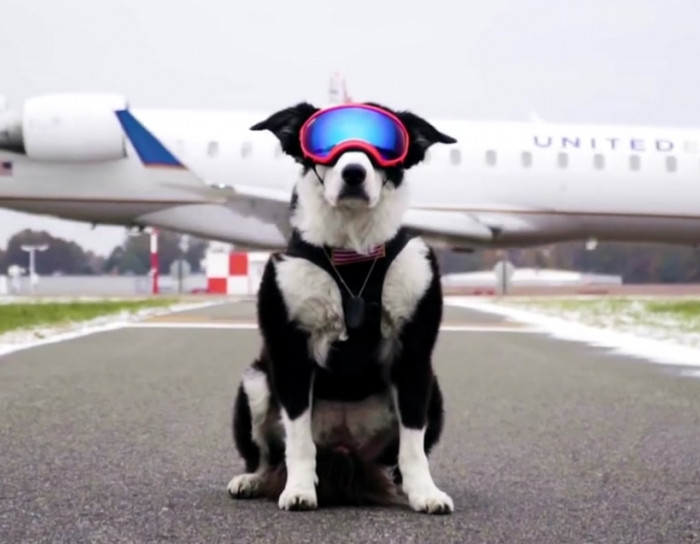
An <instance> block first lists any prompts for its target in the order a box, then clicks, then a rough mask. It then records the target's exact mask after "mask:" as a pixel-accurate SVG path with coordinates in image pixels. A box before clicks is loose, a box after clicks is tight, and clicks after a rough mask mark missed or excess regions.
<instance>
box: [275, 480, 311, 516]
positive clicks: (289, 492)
mask: <svg viewBox="0 0 700 544" xmlns="http://www.w3.org/2000/svg"><path fill="white" fill-rule="evenodd" d="M278 504H279V507H280V509H282V510H314V509H315V508H316V507H317V506H318V503H317V500H316V488H315V487H313V486H311V487H306V486H298V485H292V486H289V485H288V486H286V487H285V488H284V491H282V494H281V495H280V498H279V501H278Z"/></svg>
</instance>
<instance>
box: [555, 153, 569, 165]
mask: <svg viewBox="0 0 700 544" xmlns="http://www.w3.org/2000/svg"><path fill="white" fill-rule="evenodd" d="M557 164H558V165H559V168H566V167H567V166H569V156H568V155H567V154H566V153H557Z"/></svg>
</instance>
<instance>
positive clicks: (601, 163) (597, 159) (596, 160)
mask: <svg viewBox="0 0 700 544" xmlns="http://www.w3.org/2000/svg"><path fill="white" fill-rule="evenodd" d="M593 166H595V169H596V170H602V169H603V168H605V157H604V156H603V155H601V154H600V153H596V154H595V155H593Z"/></svg>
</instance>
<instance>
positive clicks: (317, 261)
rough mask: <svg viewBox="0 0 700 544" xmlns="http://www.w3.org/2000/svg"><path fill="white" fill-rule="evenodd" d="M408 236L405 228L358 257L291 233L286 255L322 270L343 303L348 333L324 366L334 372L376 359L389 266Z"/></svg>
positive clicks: (336, 343)
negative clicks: (383, 294) (316, 244)
mask: <svg viewBox="0 0 700 544" xmlns="http://www.w3.org/2000/svg"><path fill="white" fill-rule="evenodd" d="M410 239H411V236H410V235H409V234H408V231H407V230H406V229H405V228H401V229H399V231H398V232H397V234H396V235H395V236H394V237H393V238H392V239H390V240H389V241H387V242H385V243H384V244H382V245H380V246H377V247H376V248H374V249H373V250H372V251H371V252H370V253H369V254H367V255H362V254H358V253H355V252H354V251H352V250H346V249H341V248H331V247H327V246H324V247H319V246H315V245H312V244H309V243H308V242H306V241H304V240H303V239H302V238H301V236H300V235H299V233H298V232H297V231H296V230H295V231H294V232H293V233H292V236H291V238H290V240H289V244H288V246H287V250H286V251H285V254H286V255H289V256H292V257H301V258H303V259H306V260H308V261H309V262H311V263H313V264H314V265H316V266H318V267H320V268H322V269H323V270H325V271H326V272H327V273H328V274H330V276H331V277H332V278H333V280H334V281H335V283H336V285H337V286H338V289H339V290H340V294H341V297H342V302H343V314H344V317H345V325H346V329H347V333H348V338H347V339H346V340H336V341H335V342H334V343H333V344H332V346H331V349H330V352H329V354H328V359H327V361H326V364H327V365H328V366H329V367H331V366H332V367H333V368H335V369H338V370H343V369H345V370H359V369H360V368H361V367H363V366H364V364H365V363H370V362H372V361H373V360H376V356H377V351H376V350H378V348H379V345H380V340H381V317H382V291H383V287H384V279H385V278H386V273H387V271H388V269H389V266H390V265H391V263H392V262H393V260H394V259H395V258H396V256H397V255H398V254H399V253H400V252H401V250H402V249H403V248H404V247H405V246H406V244H407V243H408V241H409V240H410Z"/></svg>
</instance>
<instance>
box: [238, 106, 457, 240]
mask: <svg viewBox="0 0 700 544" xmlns="http://www.w3.org/2000/svg"><path fill="white" fill-rule="evenodd" d="M366 104H367V105H369V106H371V107H372V108H376V109H378V110H383V111H385V112H388V113H389V114H391V115H392V116H393V117H394V118H395V119H397V120H398V122H399V123H398V125H399V126H398V127H397V129H396V130H397V131H399V130H400V131H401V133H402V134H404V135H405V136H406V138H405V140H406V142H405V143H406V145H405V147H404V148H403V153H402V159H401V160H400V161H398V162H395V164H389V165H387V164H386V163H385V162H383V161H382V160H380V159H381V157H379V156H378V155H376V154H374V153H372V149H371V146H362V145H357V144H354V145H353V144H351V143H350V144H343V147H342V151H341V152H340V153H337V154H336V155H335V156H334V158H333V160H332V161H330V162H328V161H320V160H314V156H313V155H312V154H309V153H305V152H304V150H303V146H302V134H301V132H302V127H304V125H305V124H306V122H307V121H308V120H309V119H310V118H311V117H312V116H314V114H316V113H317V112H319V111H320V109H319V108H317V107H315V106H313V105H311V104H309V103H307V102H302V103H299V104H297V105H295V106H292V107H289V108H285V109H282V110H280V111H278V112H276V113H273V114H272V115H271V116H270V117H268V118H267V119H265V120H264V121H261V122H259V123H257V124H255V125H253V126H252V127H251V130H269V131H270V132H272V133H273V134H274V135H275V136H276V137H277V138H278V139H279V141H280V144H281V147H282V151H283V152H284V153H286V154H287V155H290V156H291V157H293V158H294V160H295V161H297V162H298V163H300V164H301V165H302V167H303V175H302V178H301V179H300V180H299V182H298V183H297V186H296V188H295V197H294V198H295V205H296V207H295V212H294V216H293V219H292V221H293V223H294V225H295V226H296V227H297V228H299V229H300V230H301V231H302V235H304V234H306V238H307V240H308V241H310V242H311V243H316V244H319V245H322V244H327V245H344V246H346V247H348V246H349V247H357V248H363V247H366V244H365V242H367V243H371V242H374V243H378V242H379V243H380V242H383V241H384V240H385V239H388V238H390V237H391V236H393V235H394V234H395V232H396V231H397V230H398V228H399V226H400V222H401V217H402V216H403V212H404V210H405V207H406V206H407V203H408V201H407V196H406V194H405V193H406V191H405V188H404V185H403V183H402V182H403V178H404V171H405V170H407V169H409V168H411V167H413V166H415V165H417V164H419V163H420V162H421V161H423V159H424V158H425V153H426V151H427V150H428V148H430V146H432V145H433V144H436V143H454V142H456V140H455V139H454V138H452V137H451V136H448V135H446V134H443V133H442V132H440V131H439V130H437V129H436V128H435V127H434V126H433V125H431V124H430V123H429V122H428V121H426V120H425V119H423V118H421V117H419V116H418V115H416V114H414V113H411V112H408V111H393V110H391V109H389V108H386V107H384V106H381V105H379V104H374V103H366ZM339 149H341V148H340V147H339ZM397 160H398V159H397ZM304 209H305V211H304ZM302 216H303V217H302ZM358 222H359V223H361V225H362V228H361V229H359V230H361V231H362V233H363V234H360V233H358V232H357V231H358V224H357V223H358ZM372 229H374V230H375V232H374V233H373V234H374V235H373V236H371V235H370V231H371V230H372ZM312 231H314V232H312ZM336 231H337V232H336ZM343 234H344V235H345V237H344V240H343ZM375 238H376V240H375ZM370 239H371V240H370Z"/></svg>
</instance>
